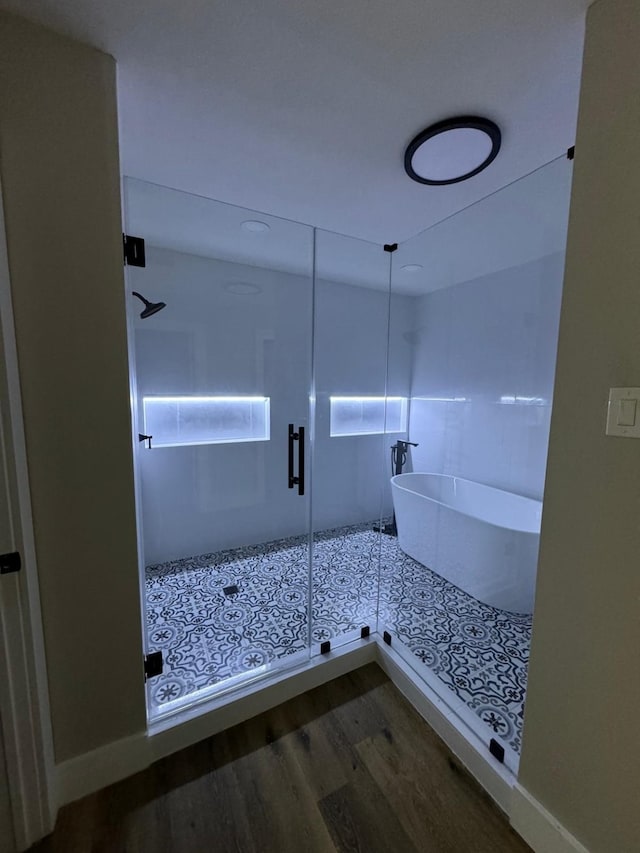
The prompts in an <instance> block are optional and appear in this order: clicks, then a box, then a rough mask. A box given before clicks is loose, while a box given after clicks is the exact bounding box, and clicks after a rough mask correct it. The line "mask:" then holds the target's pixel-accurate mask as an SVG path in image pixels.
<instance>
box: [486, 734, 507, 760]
mask: <svg viewBox="0 0 640 853" xmlns="http://www.w3.org/2000/svg"><path fill="white" fill-rule="evenodd" d="M489 752H490V753H491V755H493V757H494V758H497V759H498V761H499V762H500V764H504V746H501V745H500V744H499V743H498V741H497V740H496V739H495V738H494V737H492V738H491V740H490V741H489Z"/></svg>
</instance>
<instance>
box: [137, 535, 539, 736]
mask: <svg viewBox="0 0 640 853" xmlns="http://www.w3.org/2000/svg"><path fill="white" fill-rule="evenodd" d="M313 550H314V570H313V607H312V626H311V627H312V631H311V637H312V643H314V644H316V643H320V642H322V641H323V640H327V639H330V640H332V641H333V643H334V644H335V643H336V642H338V641H339V640H340V638H344V639H346V635H349V634H351V632H354V631H356V630H358V631H359V629H360V628H361V627H362V626H363V625H370V626H371V630H372V631H374V630H375V629H376V615H377V611H378V607H379V610H380V614H379V615H380V628H381V629H382V627H385V628H386V629H387V630H390V631H391V632H392V634H394V635H395V636H396V637H397V638H398V639H399V640H401V642H402V643H403V644H404V645H405V647H406V648H408V649H409V650H410V651H411V652H412V653H413V654H414V655H415V656H416V658H418V659H419V660H420V661H421V662H422V663H423V664H424V665H425V666H427V667H429V669H430V670H431V671H432V672H434V673H435V674H436V675H437V676H438V677H439V678H440V679H441V681H442V682H444V684H446V685H447V687H448V688H450V689H451V690H452V691H453V692H454V693H455V694H456V695H457V696H458V697H459V698H460V699H462V700H463V701H464V702H465V703H466V704H467V705H468V706H469V707H470V708H471V709H472V710H473V711H474V713H475V714H477V715H478V716H479V717H480V718H481V719H482V720H483V721H484V722H485V723H486V725H487V726H489V728H490V730H491V731H492V732H495V734H497V735H498V736H499V737H500V738H501V739H503V740H504V741H505V742H506V743H508V744H509V745H510V746H511V747H512V748H513V749H514V750H515V751H516V752H519V750H520V735H521V729H522V717H523V707H524V697H525V689H526V676H527V662H528V654H529V638H530V629H531V617H530V616H520V615H516V614H513V613H505V612H503V611H500V610H496V609H495V608H493V607H489V606H488V605H485V604H481V603H480V602H478V601H477V600H476V599H474V598H472V597H471V596H469V595H467V594H466V593H465V592H463V591H462V590H460V589H458V588H457V587H455V586H453V585H452V584H450V583H448V582H447V581H445V580H443V579H442V578H441V577H439V576H438V575H437V574H435V573H434V572H432V571H430V570H429V569H427V568H425V567H424V566H422V565H421V564H420V563H417V562H416V561H415V560H412V559H411V558H410V557H407V556H406V555H405V554H403V553H402V551H400V549H399V548H398V545H397V540H396V539H394V538H392V537H389V536H382V537H380V536H379V535H378V534H376V533H374V532H373V530H372V525H371V524H360V525H354V526H351V527H343V528H339V529H335V530H327V531H324V532H323V533H319V534H316V536H315V541H314V547H313ZM308 572H309V566H308V559H307V548H306V537H295V538H290V539H281V540H278V541H276V542H270V543H267V544H265V545H255V546H250V547H246V548H239V549H235V550H233V551H221V552H218V553H215V554H205V555H202V556H199V557H192V558H187V559H182V560H175V561H172V562H168V563H162V564H160V565H156V566H149V567H148V568H147V573H146V590H147V623H148V636H149V645H150V648H151V649H152V650H156V649H162V651H163V652H164V661H165V672H164V673H163V675H161V676H159V677H158V678H154V679H153V680H152V681H150V682H149V685H148V686H149V698H150V703H151V706H152V708H153V710H154V712H158V711H162V709H163V707H166V703H167V702H172V701H173V700H176V699H180V698H182V697H184V696H187V695H189V694H192V693H195V692H196V691H198V690H201V689H203V688H205V687H210V686H212V685H214V684H217V683H220V682H224V681H226V680H227V679H229V678H233V677H234V676H238V675H241V674H242V673H245V672H248V671H251V670H255V669H257V668H259V667H262V666H265V665H268V664H272V663H274V662H276V661H277V660H279V659H282V658H284V657H286V656H288V655H291V654H295V653H296V652H303V651H304V649H305V648H306V646H307V642H308V626H307V607H308V595H307V584H308ZM235 587H237V590H236V589H235ZM225 590H226V591H225ZM378 591H379V593H380V599H379V601H378ZM419 665H420V664H419Z"/></svg>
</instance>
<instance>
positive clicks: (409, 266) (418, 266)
mask: <svg viewBox="0 0 640 853" xmlns="http://www.w3.org/2000/svg"><path fill="white" fill-rule="evenodd" d="M400 269H401V270H404V271H405V272H418V270H421V269H422V264H405V265H404V266H403V267H400Z"/></svg>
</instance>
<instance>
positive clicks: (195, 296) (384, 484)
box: [124, 157, 571, 769]
mask: <svg viewBox="0 0 640 853" xmlns="http://www.w3.org/2000/svg"><path fill="white" fill-rule="evenodd" d="M570 185H571V164H570V162H569V161H568V160H566V159H565V158H564V157H563V158H559V159H558V160H555V161H553V162H552V163H549V164H548V165H546V166H544V167H542V168H540V169H538V170H537V171H536V172H534V173H532V174H530V175H528V176H526V177H524V178H522V179H521V180H519V181H516V182H514V183H513V184H511V185H510V186H508V187H505V188H504V189H502V190H500V191H499V192H496V193H494V194H493V195H491V196H489V197H487V198H485V199H483V200H482V201H479V202H477V203H476V204H474V205H472V206H471V207H469V208H467V209H466V210H464V211H461V212H460V213H458V214H457V215H455V216H453V217H451V218H449V219H448V220H445V221H444V222H441V223H439V224H437V225H435V226H433V227H432V228H430V229H428V230H426V231H424V232H422V233H420V234H418V235H417V236H416V237H414V238H412V239H411V240H408V241H406V242H404V243H402V244H401V245H399V246H398V247H393V246H386V247H385V246H382V245H378V244H373V243H368V242H366V241H362V240H357V239H353V238H349V237H345V236H342V235H339V234H334V233H331V232H327V231H322V230H319V229H313V228H311V227H308V226H306V225H302V224H299V223H296V222H290V221H287V220H284V219H279V218H277V217H273V216H267V215H264V214H259V213H256V212H254V211H250V210H245V209H242V208H239V207H235V206H233V205H228V204H222V203H220V202H216V201H212V200H210V199H205V198H201V197H198V196H194V195H190V194H187V193H183V192H178V191H175V190H171V189H167V188H165V187H160V186H156V185H153V184H149V183H144V182H141V181H137V180H130V179H127V180H125V188H124V192H125V215H126V230H127V233H128V234H131V235H135V236H136V237H141V238H143V239H144V241H145V256H146V257H145V265H144V266H134V265H129V266H127V300H128V313H129V339H130V361H131V377H132V385H131V387H132V395H131V396H132V419H133V431H134V445H135V457H136V460H135V461H136V489H137V507H138V529H139V550H140V555H141V595H142V600H143V603H144V630H145V633H144V642H145V650H146V652H147V654H149V653H154V652H161V653H162V658H163V672H162V674H161V675H159V676H157V677H154V678H150V679H149V680H148V682H147V698H148V710H149V716H150V718H151V719H154V720H155V719H162V718H166V717H168V716H170V715H171V714H173V713H175V712H177V711H179V710H181V709H182V708H184V707H185V705H189V704H191V703H194V702H199V701H205V700H208V699H209V698H210V697H211V696H218V695H220V694H223V693H227V692H230V691H234V690H236V689H238V688H241V687H244V686H246V685H247V684H249V683H252V682H254V681H255V680H257V679H266V678H269V677H270V676H271V675H273V674H274V673H278V672H281V671H282V670H283V669H286V668H292V669H293V668H295V667H297V666H300V665H306V664H308V663H309V661H311V660H312V659H316V658H317V659H320V658H321V656H322V655H327V654H332V653H335V652H336V651H339V650H340V649H341V647H349V646H351V647H353V645H352V644H357V643H362V642H378V641H380V642H382V638H383V637H384V643H386V645H384V644H383V646H382V647H383V648H384V649H386V650H387V654H390V655H393V656H395V659H396V660H397V661H399V662H400V663H401V664H402V665H403V666H406V667H407V668H408V671H411V672H412V673H413V675H414V676H415V677H416V678H417V679H418V680H419V681H420V683H422V684H423V685H424V686H425V689H427V688H429V689H431V690H432V691H434V692H435V694H436V695H437V696H439V697H440V698H441V700H442V701H443V703H444V704H445V705H446V706H447V707H448V708H449V710H450V712H451V715H452V720H453V721H454V722H455V725H457V726H458V727H460V728H462V729H464V730H465V731H467V732H469V733H471V735H473V736H474V737H476V738H479V739H480V741H481V742H482V743H484V744H486V746H487V748H488V747H489V745H490V744H491V749H492V751H493V753H494V755H496V756H499V755H502V759H501V760H504V762H505V763H506V764H507V766H509V767H511V769H515V767H516V766H517V760H518V753H519V749H520V738H521V730H522V720H523V715H524V701H525V695H526V677H527V664H528V653H529V640H530V630H531V613H532V610H533V593H534V588H535V571H536V554H537V535H538V534H537V531H538V530H539V523H540V513H541V508H542V504H541V499H542V495H543V489H544V474H545V465H546V453H547V440H548V433H549V422H550V416H551V405H552V396H553V378H554V368H555V353H556V346H557V329H558V322H559V313H560V299H561V291H562V277H563V266H564V251H565V242H566V228H567V219H568V207H569V195H570ZM411 477H413V478H414V479H409V478H411ZM399 478H400V479H399ZM416 478H417V479H416ZM399 490H400V491H399ZM425 490H426V491H425ZM400 492H401V497H402V500H401V503H402V506H400V504H398V495H399V494H400ZM412 495H414V496H417V497H418V498H421V499H422V504H420V502H419V501H418V502H417V503H415V502H414V503H412V504H411V505H410V506H411V507H412V508H411V509H410V511H409V513H407V511H406V506H407V500H412V498H411V496H412ZM394 499H395V504H396V505H394ZM494 506H496V507H501V508H502V509H501V510H500V511H501V512H502V516H501V517H497V516H496V515H495V513H494V514H492V513H493V510H492V507H494ZM425 508H427V509H428V511H427V509H425ZM428 517H431V519H432V520H431V521H428ZM461 519H462V520H464V519H467V520H466V521H464V523H465V524H466V525H467V526H466V527H460V526H459V522H460V521H461ZM478 524H480V525H481V526H482V524H484V528H483V532H481V533H480V534H478V535H476V534H477V529H478V528H477V525H478ZM429 525H431V526H429ZM472 528H473V529H474V530H475V531H476V532H475V533H473V535H472V533H471V532H470V530H471V529H472ZM474 536H476V538H473V537H474ZM478 537H479V538H478ZM427 540H428V542H427V544H428V548H427V549H426V550H424V548H423V551H420V549H419V548H417V545H416V542H418V543H420V542H422V544H423V545H424V543H425V542H426V541H427ZM523 543H524V544H523ZM461 554H462V556H460V555H461ZM480 554H482V555H483V561H484V562H482V563H481V562H479V560H478V559H477V558H478V556H479V555H480ZM527 555H528V556H527ZM482 572H484V574H482V578H481V579H480V580H478V579H479V577H480V575H481V573H482ZM468 581H469V582H468ZM478 584H479V585H478ZM479 590H480V591H479ZM509 596H511V597H509Z"/></svg>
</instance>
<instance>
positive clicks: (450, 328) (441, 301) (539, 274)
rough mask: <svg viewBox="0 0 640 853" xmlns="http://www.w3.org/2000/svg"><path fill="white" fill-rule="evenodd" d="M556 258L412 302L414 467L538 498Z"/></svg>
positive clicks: (551, 361)
mask: <svg viewBox="0 0 640 853" xmlns="http://www.w3.org/2000/svg"><path fill="white" fill-rule="evenodd" d="M563 263H564V256H563V254H562V253H556V254H553V255H550V256H547V257H544V258H542V259H541V260H538V261H533V262H530V263H527V264H524V265H522V266H518V267H512V268H511V269H506V270H502V271H500V272H497V273H492V274H490V275H486V276H483V277H482V278H478V279H475V280H474V281H469V282H466V283H464V284H458V285H456V286H454V287H448V288H446V289H442V290H438V291H435V292H434V293H430V294H428V295H426V296H422V297H418V298H416V300H415V315H414V320H415V327H414V330H413V335H412V339H413V341H414V355H413V370H412V382H411V395H412V400H411V416H410V430H409V432H410V437H411V440H412V441H416V442H418V443H419V445H420V446H419V447H417V448H414V449H413V450H412V461H413V468H414V470H416V471H433V472H436V473H443V474H452V475H455V476H460V477H465V478H467V479H470V480H475V481H478V482H480V483H486V484H488V485H491V486H496V487H498V488H501V489H506V490H507V491H511V492H516V493H518V494H522V495H526V496H528V497H533V498H538V499H541V498H542V493H543V489H544V476H545V466H546V458H547V444H548V437H549V422H550V415H551V402H552V395H553V377H554V369H555V355H556V346H557V336H558V321H559V314H560V299H561V291H562V273H563ZM424 398H431V399H424ZM456 398H457V399H456Z"/></svg>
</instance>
